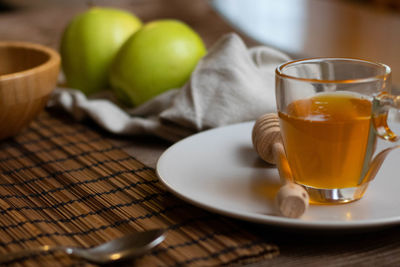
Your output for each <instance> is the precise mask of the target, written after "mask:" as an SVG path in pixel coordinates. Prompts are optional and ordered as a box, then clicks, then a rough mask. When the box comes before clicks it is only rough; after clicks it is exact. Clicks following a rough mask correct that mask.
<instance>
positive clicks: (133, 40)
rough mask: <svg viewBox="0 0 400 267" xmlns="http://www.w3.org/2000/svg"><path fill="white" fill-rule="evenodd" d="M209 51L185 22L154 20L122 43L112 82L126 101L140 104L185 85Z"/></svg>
mask: <svg viewBox="0 0 400 267" xmlns="http://www.w3.org/2000/svg"><path fill="white" fill-rule="evenodd" d="M205 54H206V48H205V45H204V43H203V41H202V39H201V38H200V36H199V35H198V34H197V33H196V32H194V31H193V30H192V29H191V28H190V27H189V26H187V25H186V24H184V23H183V22H180V21H176V20H159V21H153V22H150V23H148V24H146V25H144V26H143V27H142V28H141V29H140V30H139V31H137V32H136V33H135V34H133V35H132V36H131V37H130V38H129V39H128V40H127V41H126V42H125V44H124V45H123V46H122V47H121V49H120V50H119V52H118V54H117V56H116V57H115V59H114V61H113V63H112V65H111V70H110V83H111V86H112V88H113V89H114V91H115V93H116V95H117V97H118V98H119V99H120V100H121V101H122V102H124V103H125V104H127V105H129V106H138V105H140V104H142V103H144V102H146V101H147V100H149V99H151V98H152V97H154V96H156V95H159V94H161V93H162V92H164V91H166V90H169V89H172V88H179V87H181V86H182V85H184V84H185V82H186V81H187V80H188V79H189V77H190V75H191V73H192V71H193V69H194V68H195V67H196V65H197V63H198V61H199V60H200V58H202V57H203V56H204V55H205Z"/></svg>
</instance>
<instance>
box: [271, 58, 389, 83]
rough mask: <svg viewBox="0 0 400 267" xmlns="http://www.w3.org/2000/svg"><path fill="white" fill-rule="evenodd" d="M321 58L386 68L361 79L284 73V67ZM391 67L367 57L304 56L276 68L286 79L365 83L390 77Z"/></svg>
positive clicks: (278, 74) (277, 72)
mask: <svg viewBox="0 0 400 267" xmlns="http://www.w3.org/2000/svg"><path fill="white" fill-rule="evenodd" d="M321 60H328V61H333V60H338V61H339V60H341V61H354V62H357V61H358V62H363V63H367V64H370V65H375V66H378V67H381V68H384V69H385V73H384V74H381V75H375V76H371V77H367V78H359V79H347V80H324V79H314V78H313V79H311V78H301V77H296V76H292V75H288V74H285V73H283V71H284V69H285V68H286V67H287V66H290V65H293V64H296V63H303V62H313V61H321ZM391 72H392V70H391V68H390V67H389V66H388V65H385V64H383V63H378V62H374V61H369V60H365V59H359V58H350V57H313V58H303V59H296V60H291V61H288V62H285V63H282V64H280V65H279V66H278V67H276V69H275V74H276V75H277V76H279V77H281V78H286V79H292V80H297V81H304V82H313V83H327V84H329V83H335V84H338V83H365V82H372V81H376V80H386V79H387V78H388V77H390V75H391Z"/></svg>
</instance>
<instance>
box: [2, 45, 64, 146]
mask: <svg viewBox="0 0 400 267" xmlns="http://www.w3.org/2000/svg"><path fill="white" fill-rule="evenodd" d="M59 69H60V56H59V54H58V53H57V52H56V51H55V50H53V49H51V48H48V47H45V46H43V45H38V44H32V43H26V42H0V139H4V138H6V137H10V136H13V135H15V134H16V133H18V132H19V131H20V130H21V129H22V128H24V127H25V126H27V125H28V124H29V123H30V122H31V121H32V120H33V118H35V116H36V115H37V114H38V113H39V112H40V111H42V110H43V109H44V106H45V105H46V102H47V100H48V98H49V96H50V93H51V92H52V91H53V89H54V88H55V85H56V83H57V78H58V73H59Z"/></svg>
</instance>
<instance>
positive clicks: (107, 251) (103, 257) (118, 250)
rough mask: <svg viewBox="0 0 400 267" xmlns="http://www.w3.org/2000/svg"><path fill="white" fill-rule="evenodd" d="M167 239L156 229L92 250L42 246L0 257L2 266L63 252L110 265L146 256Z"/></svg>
mask: <svg viewBox="0 0 400 267" xmlns="http://www.w3.org/2000/svg"><path fill="white" fill-rule="evenodd" d="M164 239H165V230H163V229H154V230H148V231H143V232H135V233H132V234H128V235H125V236H123V237H120V238H118V239H114V240H111V241H108V242H106V243H103V244H100V245H98V246H95V247H92V248H77V247H67V246H47V245H46V246H41V247H38V248H34V249H26V250H22V251H17V252H11V253H8V254H4V255H0V264H3V263H7V262H11V261H15V260H18V259H20V258H24V257H27V256H29V255H32V254H38V253H42V252H53V251H61V252H64V253H66V254H68V255H72V256H75V257H78V258H81V259H85V260H87V261H90V262H93V263H97V264H108V263H112V262H116V261H122V260H127V259H132V258H135V257H138V256H141V255H143V254H145V253H146V252H148V251H150V250H151V249H152V248H154V247H155V246H157V245H158V244H160V243H161V242H162V241H163V240H164Z"/></svg>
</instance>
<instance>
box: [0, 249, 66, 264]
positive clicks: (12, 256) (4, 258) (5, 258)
mask: <svg viewBox="0 0 400 267" xmlns="http://www.w3.org/2000/svg"><path fill="white" fill-rule="evenodd" d="M58 250H59V251H64V252H65V253H67V254H71V253H72V249H71V248H68V247H61V246H47V245H46V246H41V247H37V248H30V249H24V250H20V251H15V252H10V253H7V254H1V255H0V264H3V263H8V262H12V261H15V260H20V259H22V258H24V257H28V256H31V255H36V254H40V253H44V252H51V251H58Z"/></svg>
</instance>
